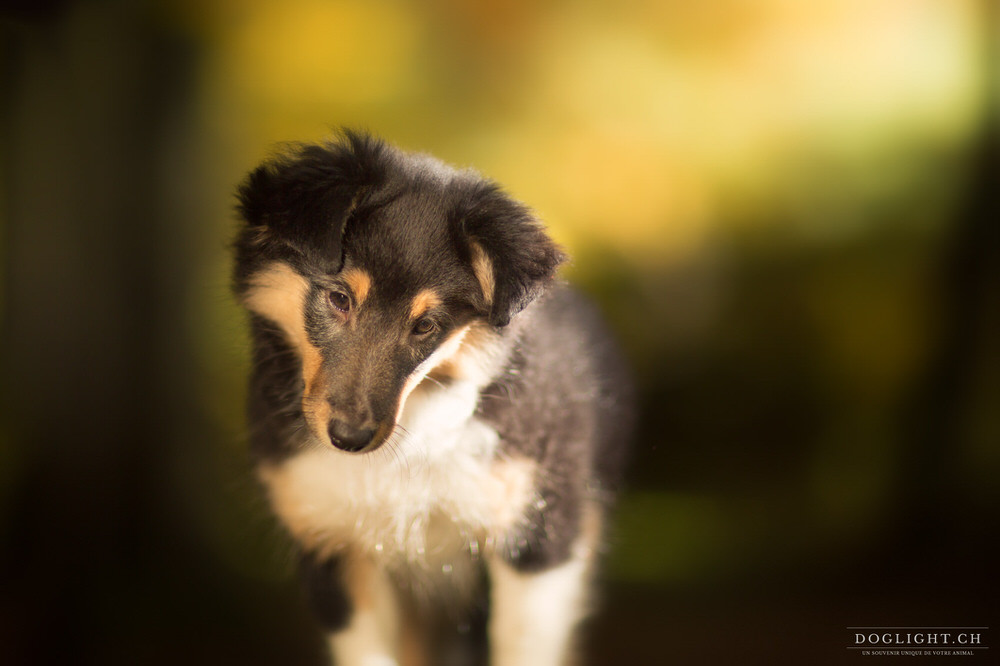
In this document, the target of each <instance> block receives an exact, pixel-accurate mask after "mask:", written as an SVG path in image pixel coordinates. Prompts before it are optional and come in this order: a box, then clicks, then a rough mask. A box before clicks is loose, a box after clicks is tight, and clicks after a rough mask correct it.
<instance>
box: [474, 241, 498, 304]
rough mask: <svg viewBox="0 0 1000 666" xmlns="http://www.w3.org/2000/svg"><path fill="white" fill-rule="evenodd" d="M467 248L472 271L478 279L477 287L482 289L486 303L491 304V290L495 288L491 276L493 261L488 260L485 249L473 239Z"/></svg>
mask: <svg viewBox="0 0 1000 666" xmlns="http://www.w3.org/2000/svg"><path fill="white" fill-rule="evenodd" d="M469 248H470V249H471V251H472V272H473V273H474V274H475V276H476V279H477V280H479V287H480V288H481V289H482V290H483V298H484V299H486V305H492V304H493V291H494V289H495V288H496V283H495V281H494V278H493V262H491V261H490V258H489V257H488V256H487V255H486V250H484V249H483V247H482V246H481V245H480V244H479V243H476V242H475V241H473V242H471V243H470V244H469Z"/></svg>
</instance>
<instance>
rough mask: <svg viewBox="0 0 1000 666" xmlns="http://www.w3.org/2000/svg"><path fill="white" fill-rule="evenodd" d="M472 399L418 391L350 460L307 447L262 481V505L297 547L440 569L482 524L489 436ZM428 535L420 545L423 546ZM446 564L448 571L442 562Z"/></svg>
mask: <svg viewBox="0 0 1000 666" xmlns="http://www.w3.org/2000/svg"><path fill="white" fill-rule="evenodd" d="M477 394H478V391H477V389H476V387H475V386H474V385H471V384H469V383H468V382H455V383H453V384H452V385H451V386H449V388H448V389H447V390H443V389H439V388H436V387H433V386H432V387H426V388H425V387H424V386H423V385H421V386H420V387H419V388H418V389H417V390H414V391H413V392H412V393H411V395H410V397H409V399H408V400H407V404H406V407H405V409H404V410H403V414H402V417H401V419H400V425H401V426H402V428H401V430H400V435H399V437H398V440H397V441H394V442H391V443H390V444H387V445H386V446H383V447H382V449H380V450H378V451H375V452H373V453H371V454H367V455H360V456H359V455H352V454H349V453H344V452H341V451H337V450H334V449H332V448H330V447H319V446H317V447H313V448H311V449H309V450H306V451H305V452H303V453H301V454H299V455H296V456H293V457H291V458H289V459H288V460H286V461H284V462H282V463H280V464H278V465H274V466H265V467H264V468H263V470H262V477H263V479H264V481H265V482H266V483H267V485H268V486H269V488H270V491H271V500H272V503H273V504H274V508H275V510H276V511H277V513H278V515H279V516H281V517H282V518H283V519H284V520H285V523H286V524H287V525H288V527H289V528H290V529H291V531H292V532H293V534H294V535H295V536H296V537H297V538H298V539H300V540H301V541H302V542H303V543H305V544H307V545H310V546H313V547H315V548H318V549H320V550H327V551H330V552H334V551H337V550H340V549H342V548H345V547H347V546H348V545H351V546H356V547H357V548H358V549H359V550H361V551H364V552H367V553H372V554H373V555H374V556H375V557H377V558H379V559H380V560H381V561H382V562H383V563H384V564H386V565H389V566H394V565H402V564H409V565H413V564H417V565H423V566H430V565H444V564H448V563H449V562H447V561H442V558H444V559H449V558H451V557H454V556H457V555H458V554H459V551H461V550H464V549H466V548H467V547H468V546H469V542H470V541H471V540H473V539H478V538H479V537H480V536H481V534H482V532H483V530H484V529H485V528H486V527H487V525H488V524H489V523H490V508H489V504H490V503H489V499H488V497H487V495H486V494H485V493H484V492H483V489H484V488H485V487H486V486H487V485H489V481H488V477H489V468H490V462H491V461H492V459H493V457H494V453H495V450H496V446H497V441H498V438H497V434H496V431H494V430H493V429H492V428H490V427H489V426H487V425H486V424H484V423H482V422H481V421H479V420H477V419H475V418H473V416H472V415H473V411H474V409H475V405H476V397H477ZM429 537H430V538H429ZM452 564H453V565H454V563H452Z"/></svg>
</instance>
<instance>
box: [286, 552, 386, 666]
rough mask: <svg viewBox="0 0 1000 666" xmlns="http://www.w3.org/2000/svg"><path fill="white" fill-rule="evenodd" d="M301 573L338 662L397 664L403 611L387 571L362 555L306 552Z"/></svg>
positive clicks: (341, 664) (351, 665)
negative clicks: (323, 556) (320, 555)
mask: <svg viewBox="0 0 1000 666" xmlns="http://www.w3.org/2000/svg"><path fill="white" fill-rule="evenodd" d="M301 575H302V579H303V582H304V584H305V585H306V592H307V595H308V596H309V600H310V604H311V606H312V609H313V612H314V613H315V615H316V617H317V618H318V619H319V621H320V623H321V624H322V625H323V627H324V629H325V630H326V631H327V642H328V644H329V646H330V652H331V653H332V655H333V658H334V664H336V665H337V666H398V662H397V660H396V656H395V654H396V645H397V641H398V633H399V610H398V607H397V602H396V597H395V593H394V592H393V589H392V585H391V583H390V581H389V579H388V577H387V576H386V575H385V573H384V572H382V571H381V570H380V569H378V568H377V567H375V566H374V565H373V564H372V563H371V562H369V561H367V560H366V559H364V558H360V557H351V558H345V557H342V556H334V557H332V558H328V559H326V560H318V559H316V558H314V557H312V556H305V557H303V562H302V566H301Z"/></svg>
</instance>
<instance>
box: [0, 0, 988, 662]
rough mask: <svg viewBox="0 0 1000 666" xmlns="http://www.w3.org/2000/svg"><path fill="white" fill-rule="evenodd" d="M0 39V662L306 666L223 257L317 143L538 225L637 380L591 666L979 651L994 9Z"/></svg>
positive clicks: (56, 29)
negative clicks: (419, 158) (627, 468)
mask: <svg viewBox="0 0 1000 666" xmlns="http://www.w3.org/2000/svg"><path fill="white" fill-rule="evenodd" d="M2 7H3V10H2V14H0V266H2V269H3V272H2V276H0V285H2V292H0V293H2V295H0V299H2V300H0V317H2V319H0V326H2V329H0V330H2V336H3V337H2V342H3V344H2V367H3V379H4V382H3V384H2V387H0V391H2V396H3V401H2V406H0V410H2V411H0V539H2V541H0V544H2V558H3V559H2V564H3V570H4V574H5V576H4V578H5V582H4V584H3V585H2V588H0V653H2V657H0V660H2V661H3V662H4V663H11V664H33V663H64V664H78V663H84V664H91V663H93V664H134V663H142V664H160V663H162V664H167V663H171V664H173V663H177V662H182V663H190V664H200V663H206V664H207V663H212V664H237V663H239V664H275V663H281V664H319V663H322V658H323V657H322V645H321V643H320V640H319V637H318V636H319V634H318V632H317V629H316V627H315V625H314V624H313V623H312V620H311V619H310V618H309V616H308V614H307V613H306V612H305V611H304V609H303V607H302V604H301V602H300V599H299V596H298V591H297V587H296V584H295V582H294V579H293V576H292V569H293V567H292V562H291V560H292V558H291V552H290V548H289V546H288V544H287V542H286V541H285V539H284V537H283V536H282V535H281V533H280V530H278V529H277V527H276V526H275V525H274V523H273V522H272V520H271V519H270V518H269V516H268V513H267V510H266V506H265V504H264V501H263V498H262V497H261V495H260V493H259V491H258V489H257V487H256V486H255V483H254V481H253V479H252V476H251V474H250V470H249V463H248V461H247V456H246V450H245V441H244V440H245V437H244V430H243V420H242V404H243V398H244V386H243V383H244V378H245V376H246V372H247V364H248V359H247V351H246V341H245V337H244V331H243V322H242V319H241V315H240V313H239V312H238V310H237V308H236V307H235V305H234V303H233V302H232V300H231V298H230V296H229V292H228V285H227V279H228V277H227V274H228V262H229V256H228V253H227V243H228V241H229V238H230V237H231V236H232V233H233V229H234V225H235V219H234V215H233V213H232V207H233V192H234V189H235V187H236V185H237V183H238V182H239V181H240V179H241V178H242V177H243V174H245V173H246V172H247V171H248V170H249V169H251V168H252V167H253V166H254V165H255V164H256V163H258V162H259V161H260V160H261V159H263V158H264V157H266V156H267V155H269V154H273V152H274V151H275V150H277V147H278V145H279V144H280V143H281V142H284V141H293V140H316V139H319V138H322V137H323V136H325V135H328V134H329V133H330V132H331V130H332V129H333V128H335V127H338V126H341V125H346V126H353V127H360V128H367V129H370V130H372V131H375V132H377V133H379V134H381V135H383V136H385V137H386V138H388V139H390V140H391V141H393V142H395V143H398V144H400V145H402V146H404V147H406V148H409V149H413V150H418V151H426V152H431V153H433V154H435V155H437V156H439V157H441V158H443V159H445V160H446V161H449V162H451V163H454V164H457V165H460V166H474V167H475V168H477V169H478V170H480V171H481V172H482V173H484V174H486V175H488V176H490V177H492V178H494V179H496V180H498V181H500V182H501V183H503V184H504V185H505V186H506V187H507V188H508V190H509V191H510V192H511V193H512V194H514V195H515V196H516V197H518V198H520V199H522V200H523V201H525V202H526V203H528V204H529V205H531V206H532V207H533V208H534V209H535V210H536V211H537V212H538V214H539V216H540V217H541V218H542V219H544V220H545V221H546V222H547V223H548V224H549V226H550V228H551V229H552V232H553V234H554V235H555V236H556V238H557V239H558V240H559V241H560V242H561V243H563V244H564V245H565V246H566V247H567V248H568V249H569V250H570V252H571V253H572V255H573V257H574V261H573V262H572V264H571V265H570V266H569V267H568V268H567V270H566V271H565V277H566V278H567V279H569V280H571V281H572V282H574V283H576V284H577V285H579V286H580V288H582V289H583V290H585V291H587V292H588V293H589V294H590V295H591V296H592V297H593V298H594V299H595V300H596V301H597V302H598V303H599V304H600V305H601V307H602V309H603V310H604V311H605V313H606V314H607V317H608V319H609V321H610V322H611V323H612V325H613V327H614V328H615V330H616V331H617V332H618V334H619V336H620V338H621V340H622V342H623V345H624V346H625V348H626V350H627V352H628V355H629V358H630V360H631V362H632V364H633V367H634V369H635V374H636V377H637V380H638V382H639V385H640V389H641V396H642V405H643V411H642V418H641V428H640V436H639V437H638V440H637V442H636V453H635V457H634V464H633V467H632V471H631V474H630V483H629V490H628V492H627V493H626V494H625V496H624V497H623V498H622V501H621V503H620V505H619V507H618V512H617V514H618V515H617V520H616V526H615V529H614V531H613V534H612V541H611V544H610V550H609V554H608V559H607V566H606V568H605V571H604V574H603V586H602V590H603V593H602V596H603V599H604V603H603V606H602V611H601V612H600V613H599V614H598V615H597V617H596V618H595V620H594V621H593V622H592V623H591V624H590V625H588V627H587V631H586V637H585V644H586V646H587V652H588V654H590V656H591V662H592V663H594V664H608V663H629V664H633V663H634V664H646V663H671V662H672V663H683V664H688V663H719V664H732V663H740V664H758V663H759V664H781V663H791V664H799V663H810V664H835V663H842V662H844V661H852V660H857V657H858V656H857V655H854V654H852V653H849V652H848V651H847V650H845V647H846V646H847V645H849V644H850V642H851V641H852V639H853V634H852V633H851V632H850V631H848V630H847V629H846V628H847V627H849V626H860V625H884V626H904V625H923V626H929V625H943V626H956V625H972V626H991V622H992V621H994V620H995V619H996V618H995V616H996V614H997V607H998V605H997V602H996V599H997V593H998V586H997V576H996V562H997V561H998V555H1000V552H998V551H1000V548H998V546H997V539H996V534H997V527H998V509H1000V307H998V306H1000V238H998V232H997V229H998V223H1000V212H998V208H997V196H998V195H997V191H998V188H1000V169H998V135H997V121H998V114H997V106H996V93H997V90H996V87H997V83H998V69H997V67H996V63H997V58H998V50H997V43H998V39H1000V36H998V29H997V26H998V12H997V10H996V8H995V6H994V5H993V4H992V3H991V2H989V1H988V0H982V1H980V0H813V1H811V2H801V3H797V2H787V1H783V0H762V1H760V2H745V1H742V0H720V1H714V2H699V3H695V2H681V1H661V0H645V1H643V0H637V1H629V2H620V3H603V2H583V1H581V2H570V1H568V0H554V1H550V2H540V3H530V2H518V1H515V0H491V1H489V2H483V3H468V2H460V1H458V0H431V1H429V2H424V3H412V2H405V1H403V0H377V1H374V2H365V1H362V0H349V1H336V2H335V1H325V0H284V1H283V2H269V1H265V0H248V1H245V2H241V1H237V0H202V1H196V0H158V1H154V0H147V1H140V2H126V1H124V0H104V1H98V0H80V1H78V2H71V1H58V0H49V1H47V2H4V3H2Z"/></svg>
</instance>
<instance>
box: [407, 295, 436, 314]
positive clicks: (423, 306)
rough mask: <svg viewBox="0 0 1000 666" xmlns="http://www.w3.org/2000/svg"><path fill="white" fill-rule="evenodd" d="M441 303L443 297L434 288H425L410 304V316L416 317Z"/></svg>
mask: <svg viewBox="0 0 1000 666" xmlns="http://www.w3.org/2000/svg"><path fill="white" fill-rule="evenodd" d="M439 305H441V297H440V296H438V295H437V292H436V291H434V290H433V289H424V290H423V291H421V292H420V293H419V294H417V295H416V296H415V297H414V298H413V303H412V304H410V318H411V319H416V318H417V317H419V316H420V315H422V314H424V313H425V312H427V311H428V310H431V309H433V308H436V307H437V306H439Z"/></svg>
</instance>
